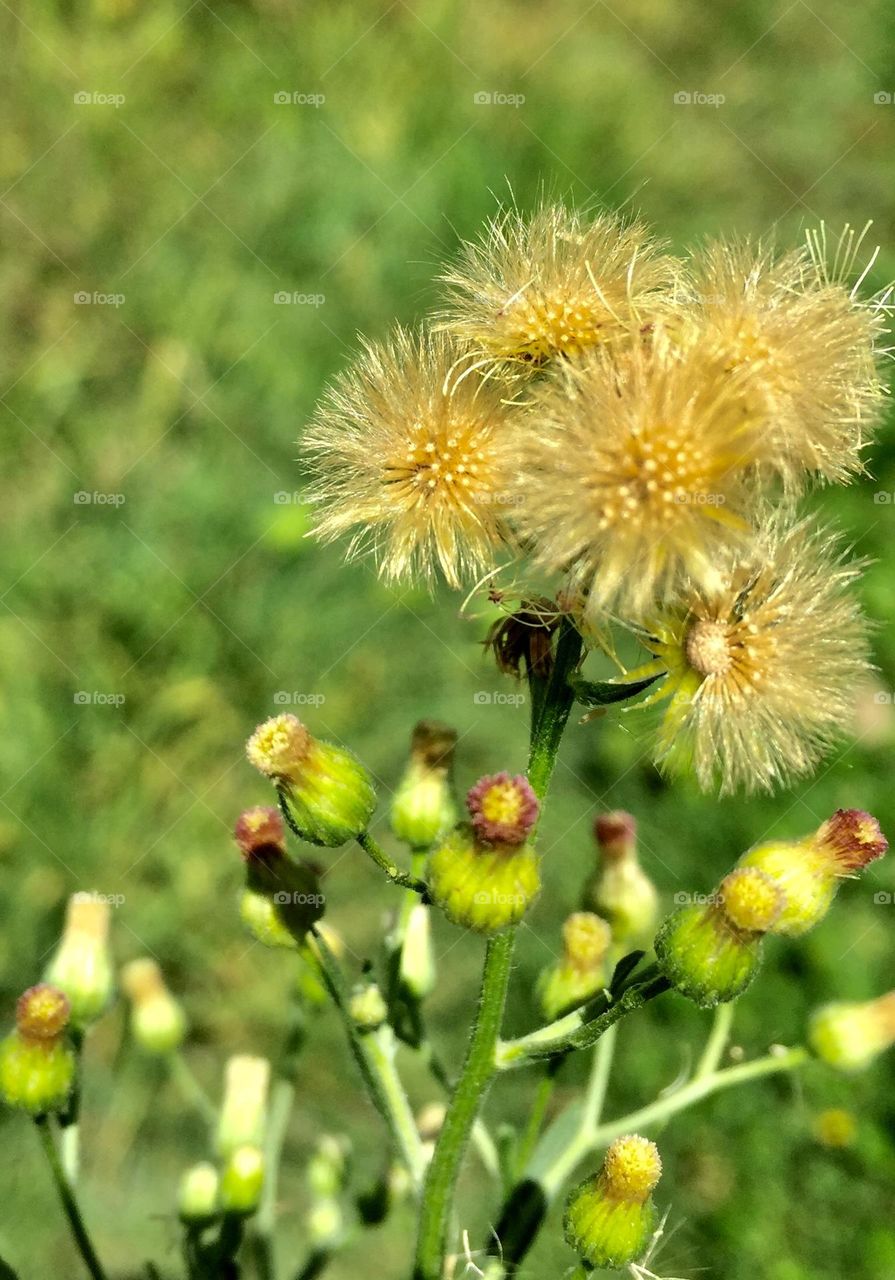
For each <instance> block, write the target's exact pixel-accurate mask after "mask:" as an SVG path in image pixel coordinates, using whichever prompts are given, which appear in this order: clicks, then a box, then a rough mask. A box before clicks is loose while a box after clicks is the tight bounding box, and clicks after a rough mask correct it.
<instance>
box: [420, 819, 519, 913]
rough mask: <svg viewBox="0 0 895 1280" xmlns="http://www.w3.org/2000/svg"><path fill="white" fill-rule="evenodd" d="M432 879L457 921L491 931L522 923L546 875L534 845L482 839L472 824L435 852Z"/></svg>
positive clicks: (435, 896)
mask: <svg viewBox="0 0 895 1280" xmlns="http://www.w3.org/2000/svg"><path fill="white" fill-rule="evenodd" d="M427 883H428V886H429V893H430V895H431V897H432V900H433V901H434V902H436V903H437V904H438V906H439V907H440V908H441V909H442V911H443V912H444V914H445V915H446V916H447V917H448V919H449V920H451V921H453V923H454V924H457V925H460V926H461V928H464V929H474V930H476V932H478V933H487V934H491V933H499V932H500V931H501V929H506V928H507V927H508V926H509V925H513V924H518V923H519V921H520V920H521V919H522V917H523V916H524V915H525V913H526V911H527V910H528V908H529V907H530V906H531V904H532V903H533V902H534V900H535V898H536V897H537V895H538V892H539V890H540V887H541V877H540V874H539V871H538V857H537V854H536V853H535V851H534V849H533V848H532V847H531V845H528V844H523V845H517V846H493V847H492V846H489V845H483V844H481V843H480V842H479V841H478V840H476V839H475V837H474V836H473V833H472V831H471V830H470V829H469V828H468V827H459V828H458V829H457V830H456V831H454V832H452V833H451V835H449V836H448V837H447V838H446V839H445V840H444V842H443V843H442V844H441V845H440V846H439V848H438V849H436V850H435V852H434V853H433V854H432V856H431V857H430V859H429V866H428V874H427Z"/></svg>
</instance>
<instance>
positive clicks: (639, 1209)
mask: <svg viewBox="0 0 895 1280" xmlns="http://www.w3.org/2000/svg"><path fill="white" fill-rule="evenodd" d="M661 1174H662V1161H661V1159H660V1158H659V1152H658V1149H657V1148H656V1146H655V1144H654V1143H652V1142H649V1141H648V1140H647V1139H646V1138H641V1137H639V1136H637V1135H636V1134H631V1135H629V1136H627V1137H624V1138H617V1139H616V1140H615V1142H613V1144H612V1146H611V1147H610V1148H609V1150H608V1151H607V1152H606V1157H605V1159H604V1161H603V1167H602V1168H601V1169H600V1171H599V1173H596V1174H594V1175H593V1176H592V1177H590V1178H586V1179H585V1180H584V1182H582V1183H580V1185H579V1186H578V1187H576V1189H575V1190H574V1191H573V1192H572V1194H571V1195H570V1197H569V1199H568V1201H567V1204H566V1212H565V1218H564V1220H563V1225H564V1228H565V1236H566V1241H567V1243H568V1244H569V1245H570V1246H571V1247H572V1248H573V1249H574V1250H575V1252H576V1253H577V1254H578V1256H579V1257H580V1258H581V1259H582V1260H583V1261H584V1263H585V1264H586V1265H587V1266H588V1267H591V1268H593V1267H614V1268H621V1267H626V1266H627V1265H628V1264H629V1263H631V1262H634V1261H635V1260H636V1259H637V1258H638V1257H639V1255H640V1254H641V1253H643V1251H644V1249H645V1248H646V1246H647V1243H648V1242H649V1239H650V1236H651V1235H652V1233H653V1230H654V1228H655V1222H656V1211H655V1209H654V1207H653V1203H652V1199H651V1195H652V1192H653V1189H654V1188H655V1186H656V1184H657V1183H658V1181H659V1178H660V1177H661Z"/></svg>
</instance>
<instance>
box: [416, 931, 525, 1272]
mask: <svg viewBox="0 0 895 1280" xmlns="http://www.w3.org/2000/svg"><path fill="white" fill-rule="evenodd" d="M514 942H515V930H507V931H506V932H505V933H499V934H497V935H496V936H495V937H492V938H489V939H488V948H487V951H486V953H485V967H484V972H483V974H482V989H481V995H480V997H479V1007H478V1011H477V1013H476V1018H475V1021H474V1023H473V1027H472V1033H471V1035H470V1040H469V1049H468V1052H467V1055H466V1061H465V1062H464V1064H463V1070H462V1072H461V1073H460V1078H459V1080H458V1081H457V1087H456V1089H455V1090H454V1096H453V1097H452V1098H451V1101H450V1104H449V1105H448V1110H447V1114H446V1116H445V1118H444V1124H443V1125H442V1128H441V1132H440V1134H439V1135H438V1141H437V1142H436V1144H435V1152H434V1154H433V1156H432V1161H431V1164H430V1165H429V1172H428V1175H427V1177H426V1183H425V1188H424V1193H423V1203H422V1209H421V1213H420V1228H419V1241H418V1245H417V1255H416V1270H415V1272H414V1275H415V1277H416V1280H441V1277H442V1274H443V1271H444V1253H445V1242H446V1238H447V1223H448V1218H449V1216H450V1211H451V1205H452V1202H453V1196H454V1188H455V1186H456V1183H457V1177H458V1176H459V1173H460V1163H461V1161H462V1159H463V1153H464V1152H465V1150H466V1144H467V1142H468V1141H469V1135H470V1132H471V1130H472V1126H473V1123H474V1122H475V1119H476V1117H477V1116H478V1113H479V1108H480V1107H481V1105H482V1101H483V1099H484V1095H485V1092H486V1091H487V1089H488V1086H489V1085H490V1083H491V1080H492V1078H493V1076H494V1071H495V1067H494V1047H495V1045H496V1043H497V1037H498V1035H499V1033H500V1026H501V1022H502V1021H503V1010H504V1005H505V1003H506V995H507V987H508V985H509V979H510V970H511V966H512V959H513V943H514Z"/></svg>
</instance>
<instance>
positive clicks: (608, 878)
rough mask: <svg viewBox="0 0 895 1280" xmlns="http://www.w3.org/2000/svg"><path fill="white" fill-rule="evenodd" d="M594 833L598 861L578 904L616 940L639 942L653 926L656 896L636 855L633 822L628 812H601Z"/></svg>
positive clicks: (653, 886)
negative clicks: (599, 918) (606, 925)
mask: <svg viewBox="0 0 895 1280" xmlns="http://www.w3.org/2000/svg"><path fill="white" fill-rule="evenodd" d="M594 834H595V836H596V839H597V845H598V848H599V852H600V861H599V865H598V867H597V870H596V871H595V872H594V874H593V875H592V876H591V878H590V880H588V882H587V884H586V885H585V887H584V893H583V895H582V906H583V907H584V909H585V910H586V911H595V912H596V913H597V915H600V916H602V917H603V918H604V919H605V920H608V921H609V923H610V924H611V926H612V935H613V937H614V938H615V940H616V942H620V943H623V944H624V945H626V946H627V945H635V944H636V943H638V942H643V941H644V940H645V939H646V938H648V937H649V936H650V935H651V934H652V932H653V930H654V929H655V927H656V919H657V917H658V914H659V895H658V893H657V892H656V887H655V885H654V884H653V882H652V880H650V878H649V876H648V875H647V874H646V873H645V872H644V871H643V869H642V868H641V866H640V863H639V861H638V858H637V823H636V821H635V820H634V818H633V817H632V816H631V814H629V813H623V812H621V811H618V812H615V813H602V814H600V815H599V817H598V818H597V820H596V822H595V823H594Z"/></svg>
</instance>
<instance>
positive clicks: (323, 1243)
mask: <svg viewBox="0 0 895 1280" xmlns="http://www.w3.org/2000/svg"><path fill="white" fill-rule="evenodd" d="M305 1229H306V1231H307V1235H308V1242H309V1244H310V1245H311V1248H312V1249H320V1250H328V1249H332V1248H333V1247H334V1246H335V1245H337V1244H338V1243H339V1241H340V1240H341V1239H342V1236H343V1234H344V1231H345V1217H344V1214H343V1213H342V1208H341V1206H340V1204H339V1202H338V1201H337V1200H317V1201H316V1202H315V1203H314V1204H312V1205H311V1208H310V1209H309V1210H308V1214H307V1217H306V1219H305Z"/></svg>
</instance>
